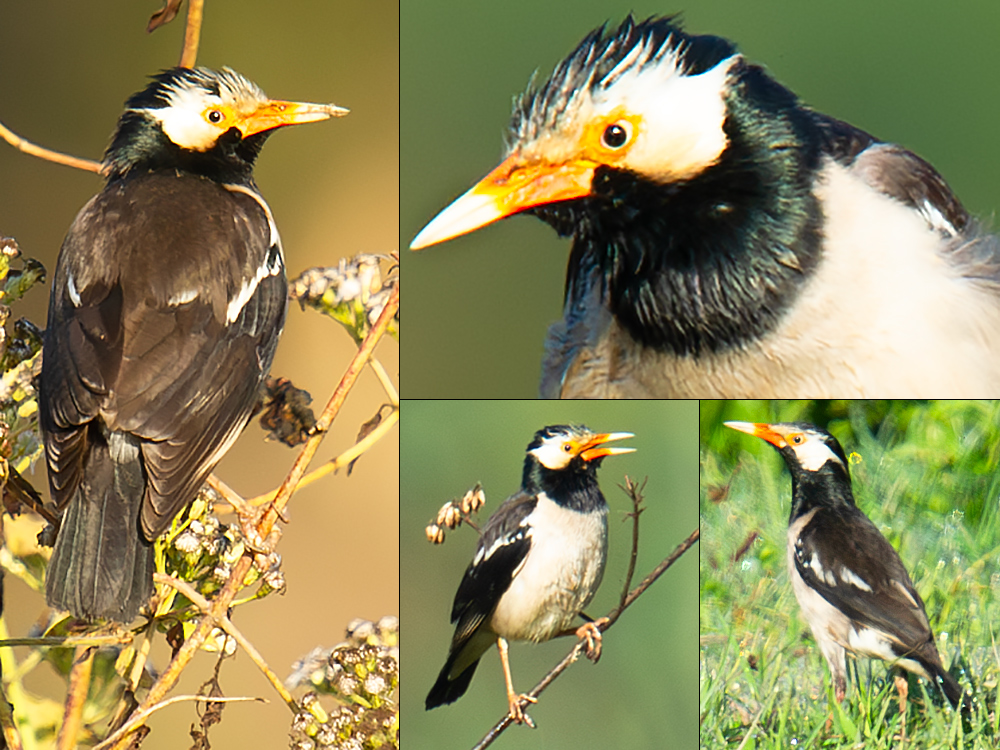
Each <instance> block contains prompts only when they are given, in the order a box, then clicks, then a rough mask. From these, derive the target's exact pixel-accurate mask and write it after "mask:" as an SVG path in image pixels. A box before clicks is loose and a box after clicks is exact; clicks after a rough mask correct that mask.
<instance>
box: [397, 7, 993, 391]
mask: <svg viewBox="0 0 1000 750" xmlns="http://www.w3.org/2000/svg"><path fill="white" fill-rule="evenodd" d="M521 212H526V213H531V214H534V215H536V216H538V217H539V218H541V219H543V220H544V221H546V222H547V223H549V224H551V225H552V226H553V227H554V228H555V229H556V231H557V232H558V233H559V234H560V235H563V236H569V237H572V239H573V245H572V251H571V253H570V256H569V263H568V268H567V276H566V288H565V299H564V308H563V319H562V320H561V321H559V322H557V323H555V324H554V325H553V326H552V327H551V328H550V330H549V336H548V340H547V343H546V347H545V359H544V363H543V367H542V381H541V394H542V396H543V397H549V398H555V397H563V398H574V397H596V398H628V397H638V398H646V397H702V398H703V397H722V398H737V397H750V396H752V397H755V398H760V397H766V396H781V397H786V398H788V397H793V396H799V397H810V398H815V397H822V396H829V397H837V398H844V397H848V396H869V397H871V396H875V395H877V396H879V397H882V396H886V395H892V396H899V397H903V396H923V397H928V396H930V395H933V394H940V393H948V394H949V395H954V396H959V395H969V396H971V395H975V396H977V397H979V396H982V395H983V394H997V393H1000V244H998V242H997V239H996V238H995V237H993V236H992V235H989V234H987V233H985V232H984V231H983V230H982V229H981V228H980V227H979V225H978V224H977V223H976V222H975V221H974V220H973V219H972V218H971V217H970V216H969V214H968V213H967V212H966V210H965V208H963V206H962V204H961V203H960V202H959V200H958V198H956V197H955V195H954V194H953V193H952V191H951V190H950V188H949V187H948V185H947V184H946V183H945V181H944V179H943V178H942V177H941V176H940V175H939V174H938V173H937V172H936V171H935V170H934V169H933V167H931V166H930V164H928V163H927V162H926V161H924V160H923V159H921V158H920V157H918V156H916V155H915V154H913V153H911V152H909V151H907V150H906V149H904V148H901V147H899V146H896V145H893V144H891V143H886V142H883V141H880V140H879V139H877V138H875V137H873V136H871V135H869V134H868V133H865V132H863V131H861V130H859V129H858V128H855V127H853V126H851V125H849V124H847V123H845V122H841V121H840V120H837V119H834V118H833V117H829V116H827V115H824V114H821V113H819V112H815V111H813V110H811V109H809V108H808V107H807V106H805V105H804V104H803V103H802V102H800V101H799V100H798V99H797V97H796V96H795V94H793V93H792V92H791V91H789V90H788V89H786V88H784V87H783V86H782V85H780V84H779V83H778V82H776V81H775V80H774V79H773V78H772V77H771V76H770V75H768V73H767V72H766V71H765V70H764V69H763V68H762V67H760V66H758V65H755V64H752V63H750V62H749V61H747V60H746V59H745V58H744V57H743V55H741V54H740V53H739V52H738V51H737V50H736V48H735V46H734V45H733V44H732V43H731V42H729V41H727V40H725V39H721V38H718V37H714V36H695V35H692V34H688V33H686V32H684V31H683V30H682V29H681V28H680V27H679V26H678V23H677V22H676V20H674V19H669V18H652V19H649V20H646V21H642V22H636V21H634V20H633V19H632V18H628V19H626V20H625V22H624V23H622V24H621V26H619V27H618V28H617V29H611V30H606V29H605V28H604V27H602V28H600V29H597V30H596V31H594V32H593V33H592V34H590V35H589V36H587V37H586V38H585V39H584V40H583V41H582V42H581V43H580V45H579V46H578V47H577V48H576V49H575V50H574V51H573V52H572V53H570V55H569V56H568V57H567V58H566V59H565V60H563V61H562V62H561V63H560V64H559V65H558V66H557V67H556V69H555V71H554V72H553V74H552V75H551V76H550V77H549V79H548V80H547V81H545V82H544V83H542V84H541V85H540V86H537V87H534V88H529V90H528V91H527V92H526V93H525V94H524V95H523V96H521V97H520V98H519V99H518V100H517V101H516V102H515V105H514V112H513V117H512V121H511V125H510V130H509V134H508V137H507V147H506V156H505V158H504V159H503V162H502V163H501V164H500V165H499V166H498V167H496V168H495V169H494V170H493V171H492V172H490V173H489V174H488V175H487V176H486V177H484V178H483V179H482V181H481V182H479V183H478V184H477V185H476V186H475V187H473V188H472V189H471V190H469V191H468V192H467V193H466V194H465V195H463V196H461V197H460V198H458V199H457V200H456V201H455V202H454V203H453V204H452V205H450V206H449V207H448V208H446V209H445V210H444V211H442V212H441V213H440V214H439V215H438V216H437V217H436V218H435V219H434V220H433V221H431V222H430V223H429V224H428V225H427V226H426V227H424V229H423V230H422V231H421V232H420V233H419V234H418V235H417V236H416V237H415V238H414V240H413V242H412V244H411V248H413V249H420V248H424V247H427V246H428V245H433V244H435V243H438V242H442V241H444V240H447V239H450V238H452V237H455V236H457V235H460V234H463V233H465V232H470V231H472V230H475V229H477V228H479V227H482V226H484V225H486V224H489V223H491V222H493V221H496V220H497V219H501V218H504V217H508V216H511V215H514V214H517V213H521Z"/></svg>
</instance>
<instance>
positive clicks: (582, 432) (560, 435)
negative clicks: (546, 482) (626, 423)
mask: <svg viewBox="0 0 1000 750" xmlns="http://www.w3.org/2000/svg"><path fill="white" fill-rule="evenodd" d="M630 437H633V435H632V433H631V432H602V433H597V432H593V431H592V430H589V429H588V428H586V427H584V426H582V425H551V426H549V427H545V428H544V429H541V430H539V431H538V432H536V433H535V437H534V439H532V441H531V443H529V444H528V459H527V460H528V463H533V464H538V465H540V466H542V467H544V468H545V469H548V470H550V471H563V470H565V469H573V468H574V467H575V468H577V469H581V470H582V469H584V468H585V467H587V466H599V465H600V463H601V460H602V459H603V458H604V457H605V456H617V455H621V454H623V453H632V452H634V451H635V448H622V447H618V446H610V445H608V443H610V442H612V441H614V440H624V439H625V438H630Z"/></svg>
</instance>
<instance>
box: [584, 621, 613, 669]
mask: <svg viewBox="0 0 1000 750" xmlns="http://www.w3.org/2000/svg"><path fill="white" fill-rule="evenodd" d="M608 622H609V620H608V618H607V617H601V618H600V619H598V620H591V621H590V622H585V623H584V624H583V625H581V626H580V627H578V628H577V629H576V637H577V638H579V639H580V640H581V641H583V640H586V641H587V652H586V653H587V658H588V659H590V660H591V661H592V662H594V663H595V664H596V663H597V660H598V659H600V658H601V626H602V625H607V624H608Z"/></svg>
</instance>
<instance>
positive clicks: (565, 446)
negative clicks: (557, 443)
mask: <svg viewBox="0 0 1000 750" xmlns="http://www.w3.org/2000/svg"><path fill="white" fill-rule="evenodd" d="M563 450H564V451H566V452H567V453H572V452H573V446H572V445H570V444H569V443H566V444H565V445H563Z"/></svg>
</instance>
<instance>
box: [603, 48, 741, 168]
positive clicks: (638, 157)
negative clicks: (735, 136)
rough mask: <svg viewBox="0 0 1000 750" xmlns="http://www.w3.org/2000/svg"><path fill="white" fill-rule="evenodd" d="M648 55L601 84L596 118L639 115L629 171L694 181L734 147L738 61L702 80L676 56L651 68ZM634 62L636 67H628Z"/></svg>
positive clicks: (642, 53)
mask: <svg viewBox="0 0 1000 750" xmlns="http://www.w3.org/2000/svg"><path fill="white" fill-rule="evenodd" d="M647 57H650V54H649V52H648V51H646V50H640V52H639V53H636V54H635V55H634V58H635V61H634V62H633V55H632V54H630V55H628V56H627V57H626V58H625V60H623V61H622V63H620V64H619V65H617V66H616V67H615V68H614V70H612V71H611V73H609V74H608V75H607V76H605V77H604V79H603V80H602V81H601V84H600V86H599V87H598V88H597V89H596V91H595V93H594V95H593V99H592V101H591V104H590V106H591V113H592V114H591V116H596V117H606V116H608V115H609V114H611V113H612V112H614V111H616V110H618V109H621V110H623V112H624V114H627V115H628V114H631V115H639V116H640V117H641V120H640V122H639V132H638V133H637V135H636V137H635V138H636V139H635V144H634V145H633V146H632V148H631V149H630V150H629V152H628V155H627V156H626V158H625V159H624V161H623V164H624V166H626V167H628V168H629V169H632V170H634V171H636V172H639V173H641V174H644V175H646V176H648V177H650V178H653V179H657V180H659V181H661V182H666V181H668V180H676V179H681V178H685V177H692V176H694V175H696V174H698V173H699V172H701V171H702V170H704V169H706V168H707V167H709V166H711V165H712V164H714V163H716V162H717V161H718V159H719V157H720V156H721V154H722V152H723V151H725V149H726V146H727V145H728V143H729V139H728V138H727V137H726V134H725V132H724V131H723V124H724V123H725V121H726V101H725V96H726V89H727V79H728V76H729V70H730V68H732V66H733V64H734V63H735V62H736V61H737V59H739V56H738V55H733V56H731V57H728V58H726V59H725V60H722V61H721V62H720V63H719V64H717V65H716V66H715V67H714V68H711V69H710V70H706V71H705V72H704V73H701V74H699V75H684V74H683V73H682V72H681V71H680V70H679V69H678V67H677V57H676V54H662V53H661V54H660V55H659V56H657V57H656V59H653V60H651V61H649V62H645V63H644V61H643V60H644V58H647ZM629 62H633V64H631V65H630V66H626V63H629Z"/></svg>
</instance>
